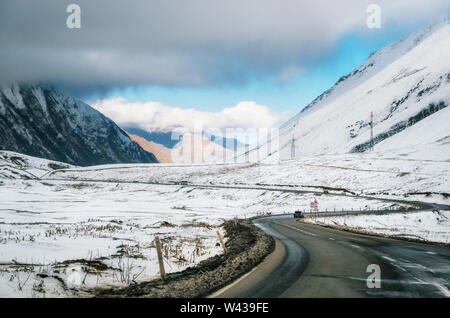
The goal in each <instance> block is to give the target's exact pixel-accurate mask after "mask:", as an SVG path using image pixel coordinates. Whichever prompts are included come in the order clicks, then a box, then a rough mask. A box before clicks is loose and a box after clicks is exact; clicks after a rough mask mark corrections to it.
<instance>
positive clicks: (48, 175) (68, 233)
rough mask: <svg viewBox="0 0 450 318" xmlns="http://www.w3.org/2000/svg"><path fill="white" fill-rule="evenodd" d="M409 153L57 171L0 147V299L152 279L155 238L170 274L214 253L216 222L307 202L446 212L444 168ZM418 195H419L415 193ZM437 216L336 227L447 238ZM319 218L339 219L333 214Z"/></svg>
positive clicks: (448, 189) (448, 186) (443, 162)
mask: <svg viewBox="0 0 450 318" xmlns="http://www.w3.org/2000/svg"><path fill="white" fill-rule="evenodd" d="M417 157H419V156H417V154H415V156H414V157H413V156H412V155H410V154H408V153H403V154H402V153H395V154H394V153H391V154H379V153H371V154H346V155H328V156H317V157H309V158H302V159H296V160H292V161H283V162H280V163H275V164H268V163H259V164H256V163H233V164H222V165H214V164H210V165H200V164H199V165H179V164H178V165H177V164H167V165H162V164H147V165H108V166H96V167H89V168H78V167H73V166H67V168H66V169H63V170H54V169H55V168H57V169H60V168H62V167H61V166H58V165H57V166H54V165H49V164H48V163H49V162H47V161H45V160H41V159H36V158H32V157H28V156H23V155H20V154H14V153H10V152H0V159H1V160H2V162H0V164H1V168H0V179H1V180H0V202H1V207H0V209H1V213H0V296H2V297H14V296H25V297H43V296H45V297H67V296H74V295H77V296H80V295H83V292H82V291H83V290H85V289H86V288H89V287H98V286H106V285H111V284H113V285H126V284H130V283H133V281H142V280H148V279H151V278H155V277H158V275H159V267H158V263H157V257H156V249H155V245H154V239H155V236H156V235H158V236H159V237H160V238H161V240H162V241H163V252H164V260H165V268H166V271H167V272H174V271H179V270H182V269H184V268H186V267H188V266H192V265H195V264H196V263H198V262H199V261H201V260H203V259H205V258H208V257H210V256H213V255H215V254H217V253H221V252H222V248H221V247H220V245H219V244H218V239H217V234H216V231H217V230H219V231H220V232H221V233H222V235H223V230H222V228H221V227H220V225H221V224H222V223H223V221H224V220H227V219H233V218H234V217H238V218H248V217H253V216H256V215H260V214H268V213H271V214H279V213H292V212H293V211H294V210H296V209H302V210H308V209H309V208H310V203H311V202H312V201H313V200H314V199H317V201H318V202H319V210H325V209H327V210H333V209H337V210H340V209H350V208H352V209H355V210H356V209H384V208H388V207H392V206H399V204H395V203H391V202H383V201H380V200H369V199H366V198H361V197H357V196H355V195H353V194H352V193H351V192H353V193H355V194H361V191H363V194H364V195H370V196H375V197H386V198H393V199H402V200H419V201H426V200H429V201H430V202H439V203H441V204H447V205H449V201H450V199H449V198H448V196H446V194H448V193H450V182H449V173H448V171H449V168H450V161H448V158H446V157H441V158H439V159H438V160H429V159H428V160H423V159H420V157H419V159H415V158H417ZM18 158H22V159H20V160H19V159H18ZM10 171H15V173H13V174H11V173H10ZM30 173H32V176H31V175H30ZM157 183H163V184H157ZM164 183H165V184H164ZM207 185H209V186H211V185H213V186H214V185H215V186H220V187H216V188H214V187H205V186H207ZM222 186H223V187H227V186H230V187H233V186H239V187H241V188H240V189H236V188H222ZM270 189H271V190H270ZM285 190H305V191H312V192H310V193H295V192H286V191H285ZM325 190H326V191H328V192H329V193H328V195H324V193H323V192H324V191H325ZM418 192H420V193H424V194H419V195H415V194H414V193H418ZM425 192H430V193H429V194H428V193H427V194H425ZM333 194H336V195H333ZM400 205H401V204H400ZM417 217H419V218H420V220H421V221H420V222H419V221H417ZM447 217H449V216H448V212H443V211H441V212H440V214H439V221H437V219H436V215H435V214H434V213H433V212H415V213H414V214H407V215H406V214H405V215H401V216H397V215H396V214H391V215H381V216H370V217H368V216H358V217H351V218H350V217H347V218H344V219H343V220H344V221H343V222H346V224H347V225H349V226H352V225H354V226H355V227H356V226H364V227H367V229H368V230H369V231H372V230H373V231H374V232H377V231H381V230H380V227H381V226H378V227H376V226H375V225H373V224H381V223H382V224H383V226H384V228H383V230H382V231H385V232H383V233H386V234H393V235H399V234H400V235H401V234H409V235H417V236H420V237H422V238H424V239H428V240H432V241H443V242H446V240H448V236H449V232H448V228H449V224H448V221H447V219H446V218H447ZM433 218H435V219H436V220H435V219H433ZM327 220H330V222H331V220H335V222H339V221H336V220H339V218H337V217H336V218H330V219H327ZM350 220H354V221H350ZM361 220H365V221H364V222H365V223H361ZM352 222H353V223H352ZM432 222H434V223H433V224H434V225H433V226H429V225H430V224H431V223H432ZM425 232H426V233H427V234H426V235H425V234H424V233H425Z"/></svg>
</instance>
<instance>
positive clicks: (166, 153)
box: [128, 133, 173, 163]
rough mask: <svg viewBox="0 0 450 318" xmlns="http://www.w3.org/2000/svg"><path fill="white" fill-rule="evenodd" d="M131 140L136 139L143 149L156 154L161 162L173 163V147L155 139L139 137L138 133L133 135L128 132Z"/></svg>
mask: <svg viewBox="0 0 450 318" xmlns="http://www.w3.org/2000/svg"><path fill="white" fill-rule="evenodd" d="M128 136H130V138H131V140H134V141H135V142H136V143H137V144H138V145H139V146H141V148H142V149H144V150H145V151H148V152H151V153H152V154H154V155H155V157H156V159H158V161H159V162H161V163H172V162H173V161H172V158H171V157H170V152H171V149H169V148H166V147H164V146H163V145H161V144H158V143H155V142H153V141H147V139H145V138H142V137H139V136H138V135H133V134H130V133H128Z"/></svg>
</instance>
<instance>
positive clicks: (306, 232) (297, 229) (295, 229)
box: [274, 222, 317, 237]
mask: <svg viewBox="0 0 450 318" xmlns="http://www.w3.org/2000/svg"><path fill="white" fill-rule="evenodd" d="M274 223H276V224H278V225H281V226H285V227H287V228H290V229H292V230H294V231H298V232H302V233H304V234H307V235H311V236H316V237H317V235H316V234H314V233H311V232H308V231H304V230H301V229H299V228H297V227H294V226H290V225H287V224H282V223H278V222H274Z"/></svg>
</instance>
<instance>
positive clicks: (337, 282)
mask: <svg viewBox="0 0 450 318" xmlns="http://www.w3.org/2000/svg"><path fill="white" fill-rule="evenodd" d="M254 222H255V224H256V225H257V226H259V227H260V228H261V229H263V230H264V231H265V232H266V233H268V234H270V235H272V236H274V237H275V238H276V239H277V248H276V250H275V252H274V253H273V254H271V255H270V256H269V257H267V258H266V260H265V261H264V262H263V263H262V264H261V265H259V266H258V267H257V268H255V269H254V270H253V271H251V272H250V273H249V274H247V275H245V276H244V277H243V278H241V279H240V280H238V281H237V282H235V283H234V284H232V285H230V286H227V287H226V288H224V289H222V290H220V291H218V292H217V293H215V294H214V295H213V296H214V297H270V298H272V297H450V248H446V247H438V246H432V245H426V244H420V243H411V242H406V241H399V240H392V239H387V238H379V237H373V236H366V235H360V234H355V233H350V232H344V231H339V230H335V229H330V228H325V227H321V226H318V225H312V224H306V223H301V222H298V221H296V220H295V219H294V218H293V217H292V216H284V217H283V216H281V217H268V218H262V219H257V220H255V221H254ZM371 264H375V265H378V266H379V268H380V278H381V279H380V288H376V287H375V288H369V287H368V284H367V278H368V277H369V275H371V274H372V273H373V272H372V271H370V272H368V271H367V269H368V266H369V265H371ZM372 287H373V286H372Z"/></svg>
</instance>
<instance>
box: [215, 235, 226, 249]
mask: <svg viewBox="0 0 450 318" xmlns="http://www.w3.org/2000/svg"><path fill="white" fill-rule="evenodd" d="M216 233H217V236H218V237H219V242H220V245H222V248H223V250H224V251H225V252H226V251H227V248H226V247H225V244H224V243H223V239H222V235H220V233H219V231H217V232H216Z"/></svg>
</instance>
